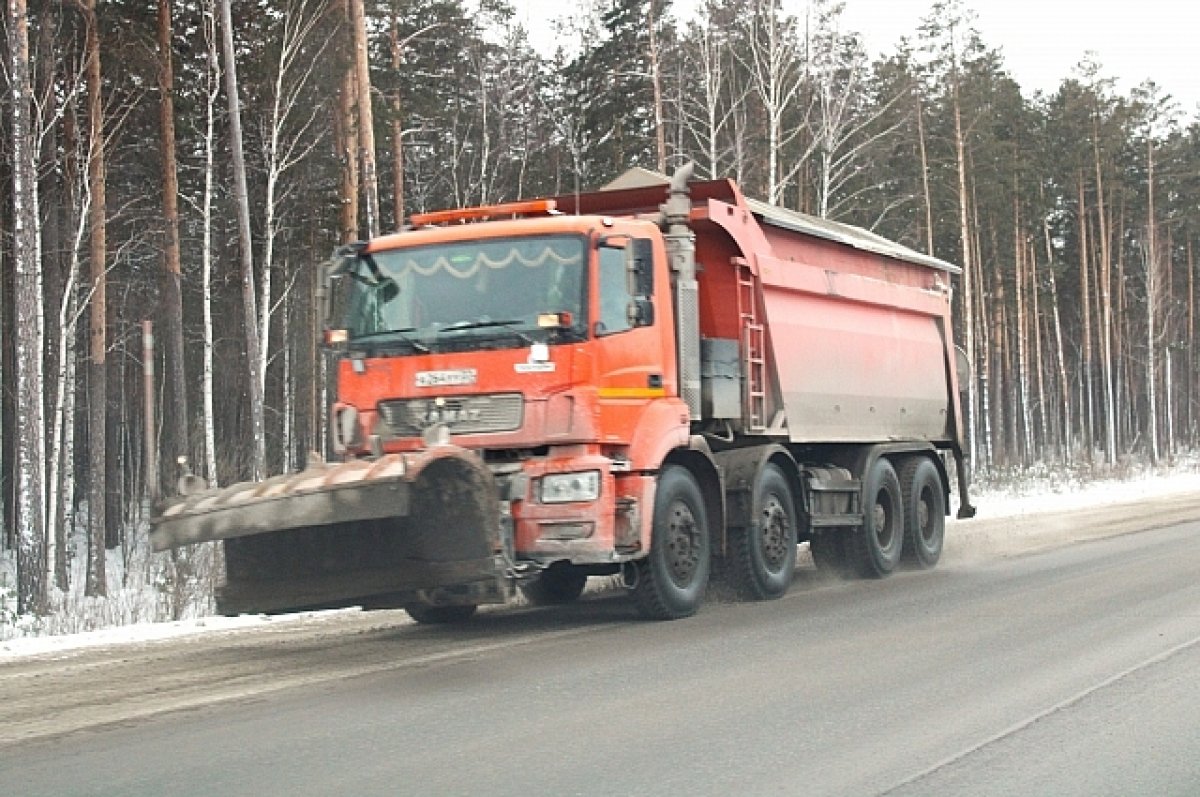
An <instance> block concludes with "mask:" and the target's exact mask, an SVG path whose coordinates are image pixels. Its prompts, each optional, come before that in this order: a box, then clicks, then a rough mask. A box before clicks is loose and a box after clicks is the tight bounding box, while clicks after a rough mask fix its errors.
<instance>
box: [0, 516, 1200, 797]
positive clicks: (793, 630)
mask: <svg viewBox="0 0 1200 797" xmlns="http://www.w3.org/2000/svg"><path fill="white" fill-rule="evenodd" d="M1189 518H1200V496H1185V497H1180V498H1176V499H1170V500H1165V501H1161V502H1159V503H1157V504H1153V505H1151V504H1146V505H1127V506H1125V507H1123V508H1121V507H1117V508H1099V509H1096V510H1092V511H1087V512H1078V513H1075V514H1074V515H1073V516H1072V517H1070V518H1060V517H1052V518H1043V519H1042V520H1040V521H1039V520H1038V519H1036V518H1032V519H1031V518H1024V519H1020V520H1010V521H978V522H977V523H978V525H976V526H974V527H969V525H968V524H965V523H964V524H956V527H955V529H954V531H953V532H952V534H954V535H955V536H954V538H953V540H954V542H952V543H951V546H950V548H949V550H948V553H947V558H946V561H944V563H943V566H941V567H939V568H938V569H937V570H936V571H933V572H930V573H916V572H905V573H901V574H898V575H896V576H894V577H892V578H890V579H886V580H884V581H878V582H864V581H853V582H838V581H833V580H827V579H825V578H822V577H821V576H819V575H818V574H817V573H816V572H815V571H814V570H812V569H811V568H810V567H801V568H800V569H799V570H798V572H797V575H796V582H795V585H794V588H793V590H792V591H791V592H790V593H789V594H788V595H787V596H786V597H785V598H783V599H782V600H780V601H775V602H771V603H759V604H748V603H736V602H731V601H728V602H726V601H717V602H713V603H710V604H709V605H707V606H706V607H705V608H704V610H703V611H702V612H701V613H700V614H699V615H698V616H696V617H694V618H691V619H689V620H684V621H679V622H673V623H647V622H642V621H639V620H637V619H635V617H634V614H633V609H632V606H631V605H630V603H629V602H627V601H626V600H624V599H622V596H620V595H596V596H592V597H591V599H589V600H585V601H584V602H582V603H580V604H577V605H575V606H570V607H563V608H558V609H528V608H525V609H511V608H509V609H503V610H500V611H495V612H487V613H483V614H481V615H480V616H479V617H478V619H477V620H476V621H474V622H472V623H471V624H469V625H468V626H466V627H463V628H456V629H446V628H442V629H439V628H424V627H417V626H414V625H412V624H410V623H408V622H407V621H406V620H404V619H403V615H402V614H400V613H391V612H381V613H366V614H364V613H350V614H339V615H330V616H323V617H318V618H315V619H312V620H309V621H304V622H282V623H278V624H277V625H270V626H268V627H267V628H265V629H262V630H255V631H245V632H238V633H226V634H213V635H202V636H198V637H190V638H185V639H180V640H174V641H171V642H162V643H145V644H141V645H132V646H130V645H127V646H120V647H113V648H107V649H101V650H83V651H76V652H73V653H60V654H55V655H48V656H40V657H26V658H20V659H8V660H0V793H2V794H5V795H14V797H15V796H16V795H56V797H57V796H61V795H76V794H80V795H82V794H103V795H110V794H111V795H192V794H194V795H201V794H203V795H213V794H221V795H256V797H261V796H262V795H274V794H287V795H307V794H322V795H324V794H339V795H341V794H345V795H408V794H412V795H441V794H464V795H466V794H471V795H474V794H483V795H531V794H547V795H570V794H580V795H608V794H611V795H639V794H644V795H732V794H747V795H882V794H888V795H1004V794H1012V795H1038V794H1046V795H1087V796H1088V797H1095V796H1096V795H1142V794H1145V795H1156V797H1162V796H1163V795H1180V796H1181V797H1182V796H1183V795H1196V794H1200V720H1198V719H1197V718H1200V545H1197V541H1198V540H1200V524H1198V523H1196V522H1194V521H1192V520H1190V519H1189ZM1147 526H1157V528H1153V529H1151V530H1147V531H1140V532H1139V533H1128V532H1131V531H1133V530H1135V529H1138V528H1142V527H1147ZM1110 534H1115V535H1117V536H1105V535H1110ZM1096 536H1099V537H1102V538H1100V539H1090V540H1089V539H1086V538H1088V537H1096Z"/></svg>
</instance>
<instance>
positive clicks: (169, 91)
mask: <svg viewBox="0 0 1200 797" xmlns="http://www.w3.org/2000/svg"><path fill="white" fill-rule="evenodd" d="M171 33H172V26H171V0H158V58H159V72H158V91H159V100H160V104H159V115H160V127H161V129H162V151H163V159H162V185H163V221H164V222H165V223H166V230H165V232H166V241H165V245H164V246H163V306H162V312H161V313H160V314H159V319H160V320H159V325H158V328H159V334H160V335H161V336H162V338H163V339H164V341H165V343H166V363H167V367H166V369H165V373H164V374H163V377H164V379H165V380H166V386H165V392H166V394H167V396H168V402H169V406H170V415H169V417H168V418H164V419H163V420H164V421H165V422H166V428H167V429H168V430H169V432H168V435H167V439H168V440H170V441H171V443H170V449H169V451H168V452H167V454H168V456H167V457H163V458H160V459H159V462H160V463H161V464H163V465H165V466H166V469H167V472H168V473H171V472H173V468H174V463H175V461H176V459H177V458H179V457H187V456H190V455H191V448H190V446H189V444H188V425H189V423H190V421H191V417H190V416H189V414H188V400H187V375H186V371H185V368H184V352H183V290H182V284H181V283H182V280H183V270H182V268H181V267H180V251H179V180H178V177H177V174H176V166H175V99H174V91H175V71H174V66H173V63H172V58H171ZM152 476H153V478H154V479H155V480H157V479H158V474H157V473H156V474H152Z"/></svg>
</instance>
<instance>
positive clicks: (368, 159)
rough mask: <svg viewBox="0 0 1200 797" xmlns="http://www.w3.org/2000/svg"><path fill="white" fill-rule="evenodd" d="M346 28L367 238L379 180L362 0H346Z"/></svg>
mask: <svg viewBox="0 0 1200 797" xmlns="http://www.w3.org/2000/svg"><path fill="white" fill-rule="evenodd" d="M349 9H350V29H351V31H352V33H353V34H354V77H355V84H356V88H357V90H358V98H357V102H358V142H359V150H360V159H361V161H362V184H363V185H362V187H363V194H364V195H365V196H366V200H367V237H369V238H374V237H375V236H377V235H379V182H378V180H377V178H376V175H375V117H374V114H373V113H372V111H371V72H370V67H369V62H368V56H369V53H368V50H367V22H366V15H365V13H364V10H363V0H349Z"/></svg>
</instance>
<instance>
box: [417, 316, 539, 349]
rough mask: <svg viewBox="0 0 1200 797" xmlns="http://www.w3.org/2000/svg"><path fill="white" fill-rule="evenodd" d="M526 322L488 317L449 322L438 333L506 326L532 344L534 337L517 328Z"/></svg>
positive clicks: (516, 319)
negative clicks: (477, 319) (485, 318)
mask: <svg viewBox="0 0 1200 797" xmlns="http://www.w3.org/2000/svg"><path fill="white" fill-rule="evenodd" d="M524 323H525V322H524V321H522V320H521V319H519V318H507V319H488V320H483V319H480V320H479V321H456V322H454V323H453V324H447V325H446V326H444V327H442V328H441V329H439V330H438V334H439V335H440V334H442V333H443V332H459V331H461V330H464V329H488V328H489V327H504V328H506V329H508V331H510V332H512V333H513V334H514V335H516V336H517V337H519V338H520V339H521V340H523V341H525V342H526V343H528V344H530V345H532V344H533V343H535V342H536V341H534V339H533V338H531V337H529V336H528V335H526V334H525V333H524V332H522V331H521V330H519V329H516V328H515V327H516V325H517V324H524Z"/></svg>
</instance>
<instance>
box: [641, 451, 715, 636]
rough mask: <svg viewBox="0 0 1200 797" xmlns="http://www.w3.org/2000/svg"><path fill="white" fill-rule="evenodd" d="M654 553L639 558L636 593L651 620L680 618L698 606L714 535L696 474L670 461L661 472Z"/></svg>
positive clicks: (653, 543)
mask: <svg viewBox="0 0 1200 797" xmlns="http://www.w3.org/2000/svg"><path fill="white" fill-rule="evenodd" d="M652 534H653V537H652V538H651V541H650V555H649V556H647V557H646V558H644V559H639V560H637V562H636V563H635V568H636V573H637V579H636V582H635V583H634V585H633V598H634V601H635V602H636V603H637V607H638V611H639V612H640V613H641V615H642V616H643V617H645V618H647V619H649V620H678V619H680V618H683V617H690V616H691V615H693V614H695V613H696V610H697V609H699V608H700V603H701V601H703V600H704V592H705V589H706V588H707V587H708V576H709V572H710V571H711V568H712V535H711V532H710V529H709V526H708V516H707V515H706V514H705V511H704V498H703V496H702V495H701V494H700V485H698V484H696V479H695V477H693V476H692V474H691V473H690V472H688V471H687V470H686V469H684V468H681V467H673V466H668V467H667V468H666V469H665V470H663V472H662V473H661V474H660V475H659V477H658V489H657V490H656V492H655V497H654V525H653V532H652Z"/></svg>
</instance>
